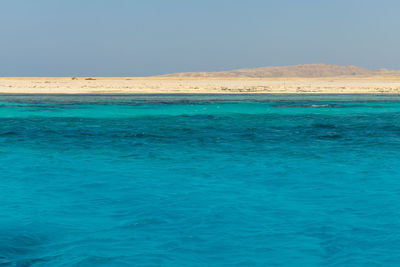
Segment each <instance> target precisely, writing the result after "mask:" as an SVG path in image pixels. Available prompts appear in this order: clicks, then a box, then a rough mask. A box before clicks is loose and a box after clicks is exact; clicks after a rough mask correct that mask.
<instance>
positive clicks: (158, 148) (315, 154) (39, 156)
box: [0, 95, 400, 267]
mask: <svg viewBox="0 0 400 267" xmlns="http://www.w3.org/2000/svg"><path fill="white" fill-rule="evenodd" d="M0 179H1V181H0V216H1V217H0V266H263V267H264V266H400V253H399V252H400V96H360V95H346V96H341V95H324V96H323V95H313V96H311V95H241V96H235V95H230V96H229V95H219V96H213V95H202V96H194V95H193V96H192V95H178V96H169V95H154V96H146V95H143V96H132V95H127V96H30V95H25V96H24V95H22V96H14V95H2V96H0Z"/></svg>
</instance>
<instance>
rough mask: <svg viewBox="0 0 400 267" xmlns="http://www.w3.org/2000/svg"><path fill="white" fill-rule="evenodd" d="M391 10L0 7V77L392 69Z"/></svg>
mask: <svg viewBox="0 0 400 267" xmlns="http://www.w3.org/2000/svg"><path fill="white" fill-rule="evenodd" d="M399 10H400V1H395V0H381V1H374V0H364V1H361V0H346V1H345V0H334V1H321V0H303V1H298V0H281V1H265V0H264V1H262V0H248V1H235V0H231V1H228V0H214V1H211V0H203V1H184V0H170V1H162V0H147V1H144V0H143V1H137V0H114V1H110V0H108V1H106V0H86V1H78V0H68V1H67V0H36V1H29V0H2V1H1V3H0V32H1V37H0V40H1V42H0V62H1V63H0V76H3V77H4V76H149V75H158V74H166V73H174V72H193V71H222V70H231V69H237V68H252V67H264V66H283V65H296V64H310V63H327V64H338V65H356V66H359V67H364V68H368V69H378V68H388V69H400V51H399V47H400V35H399V34H398V29H399V28H400V18H399V15H398V11H399Z"/></svg>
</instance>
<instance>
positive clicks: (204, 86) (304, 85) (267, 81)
mask: <svg viewBox="0 0 400 267" xmlns="http://www.w3.org/2000/svg"><path fill="white" fill-rule="evenodd" d="M6 94H13V95H14V94H15V95H21V94H27V95H29V94H32V95H34V94H38V95H39V94H42V95H57V94H59V95H69V94H72V95H156V94H159V95H179V94H182V95H185V94H190V95H196V94H197V95H202V94H209V95H218V94H226V95H229V94H233V95H237V94H251V95H253V94H254V95H256V94H368V95H371V94H378V95H379V94H384V95H391V94H393V95H398V94H400V77H381V76H373V77H324V78H186V77H185V78H181V77H0V95H6Z"/></svg>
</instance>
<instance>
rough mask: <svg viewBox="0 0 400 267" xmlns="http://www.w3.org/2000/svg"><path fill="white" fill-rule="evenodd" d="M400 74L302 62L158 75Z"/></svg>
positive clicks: (289, 75)
mask: <svg viewBox="0 0 400 267" xmlns="http://www.w3.org/2000/svg"><path fill="white" fill-rule="evenodd" d="M377 75H378V76H400V71H397V70H386V69H379V70H368V69H364V68H360V67H356V66H352V65H349V66H339V65H332V64H302V65H294V66H282V67H261V68H250V69H237V70H230V71H218V72H183V73H172V74H165V75H160V76H162V77H209V78H213V77H215V78H218V77H221V78H279V77H304V78H318V77H321V78H322V77H337V76H377Z"/></svg>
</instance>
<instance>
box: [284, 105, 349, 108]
mask: <svg viewBox="0 0 400 267" xmlns="http://www.w3.org/2000/svg"><path fill="white" fill-rule="evenodd" d="M277 107H278V108H342V107H344V106H342V105H338V104H301V105H299V104H294V105H278V106H277Z"/></svg>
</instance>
